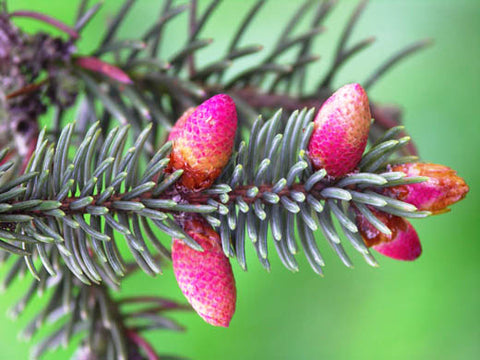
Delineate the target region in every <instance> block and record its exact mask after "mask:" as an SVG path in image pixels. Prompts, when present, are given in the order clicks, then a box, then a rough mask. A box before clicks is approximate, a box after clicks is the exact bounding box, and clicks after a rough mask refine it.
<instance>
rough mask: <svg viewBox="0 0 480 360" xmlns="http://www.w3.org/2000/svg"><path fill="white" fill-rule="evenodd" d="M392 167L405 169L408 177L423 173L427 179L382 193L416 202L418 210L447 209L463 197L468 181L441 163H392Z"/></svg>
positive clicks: (410, 202)
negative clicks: (394, 164)
mask: <svg viewBox="0 0 480 360" xmlns="http://www.w3.org/2000/svg"><path fill="white" fill-rule="evenodd" d="M391 170H392V171H401V172H404V173H405V174H406V175H407V177H416V176H425V177H427V178H428V180H426V181H423V182H421V183H417V184H408V185H400V186H393V187H390V188H387V189H386V190H385V194H386V195H388V196H390V197H393V198H397V199H398V200H402V201H405V202H407V203H409V204H412V205H415V206H416V207H417V209H418V210H428V211H431V212H432V213H434V214H438V213H442V212H445V211H448V210H449V209H447V207H448V206H450V205H452V204H454V203H456V202H458V201H460V200H462V199H463V198H464V197H465V196H466V195H467V193H468V190H469V188H468V185H467V184H466V183H465V181H464V180H463V179H462V178H461V177H460V176H458V175H457V172H456V171H455V170H453V169H450V168H449V167H447V166H444V165H437V164H424V163H408V164H401V165H396V166H393V167H392V169H391Z"/></svg>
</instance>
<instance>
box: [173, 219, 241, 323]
mask: <svg viewBox="0 0 480 360" xmlns="http://www.w3.org/2000/svg"><path fill="white" fill-rule="evenodd" d="M185 230H186V231H187V233H188V234H189V235H190V236H191V237H192V238H193V239H195V241H197V242H198V243H199V244H200V245H201V246H202V247H203V249H204V251H203V252H199V251H196V250H193V249H192V248H190V247H189V246H188V245H186V244H185V243H183V242H182V241H181V240H178V239H174V240H173V246H172V260H173V271H174V273H175V277H176V279H177V282H178V285H179V286H180V289H181V290H182V293H183V294H184V295H185V297H186V298H187V300H188V302H189V303H190V304H191V305H192V307H193V308H194V309H195V311H196V312H197V313H198V315H200V316H201V317H202V318H203V319H204V320H205V321H206V322H207V323H209V324H211V325H214V326H223V327H228V325H229V324H230V320H231V319H232V317H233V314H234V312H235V303H236V297H237V293H236V288H235V279H234V277H233V272H232V267H231V265H230V261H229V260H228V258H227V257H226V256H225V254H224V253H223V250H222V246H221V243H220V237H219V235H218V234H217V233H216V232H215V231H214V230H213V229H212V228H211V227H210V225H208V224H206V223H205V222H204V221H203V220H202V221H197V220H193V221H189V222H188V223H187V224H186V226H185Z"/></svg>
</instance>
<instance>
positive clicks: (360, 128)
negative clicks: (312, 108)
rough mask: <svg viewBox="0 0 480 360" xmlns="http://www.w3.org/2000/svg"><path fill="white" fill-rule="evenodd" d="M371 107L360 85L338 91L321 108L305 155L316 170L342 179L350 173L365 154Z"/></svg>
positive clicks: (351, 85) (347, 86)
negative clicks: (323, 170)
mask: <svg viewBox="0 0 480 360" xmlns="http://www.w3.org/2000/svg"><path fill="white" fill-rule="evenodd" d="M370 121H371V115H370V107H369V103H368V97H367V94H366V92H365V90H364V89H363V88H362V87H361V86H360V85H359V84H348V85H345V86H343V87H341V88H340V89H338V90H337V91H336V92H335V93H334V94H333V95H332V96H330V97H329V98H328V99H327V100H326V101H325V102H324V103H323V105H322V107H321V108H320V110H319V111H318V114H317V117H316V118H315V121H314V124H315V128H314V131H313V134H312V137H311V138H310V143H309V145H308V151H309V156H310V159H311V160H312V163H313V166H314V168H315V169H321V168H325V170H326V171H327V174H328V175H330V176H333V177H341V176H344V175H346V174H348V173H349V172H351V171H353V170H354V169H355V167H356V166H357V164H358V163H359V161H360V159H361V158H362V154H363V152H364V150H365V146H366V145H367V140H368V132H369V130H370Z"/></svg>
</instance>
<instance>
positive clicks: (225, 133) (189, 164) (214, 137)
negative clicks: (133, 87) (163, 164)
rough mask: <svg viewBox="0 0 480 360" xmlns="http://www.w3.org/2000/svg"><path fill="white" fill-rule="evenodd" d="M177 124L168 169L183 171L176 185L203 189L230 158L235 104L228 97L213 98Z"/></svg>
mask: <svg viewBox="0 0 480 360" xmlns="http://www.w3.org/2000/svg"><path fill="white" fill-rule="evenodd" d="M179 122H180V124H178V126H177V125H176V126H175V127H174V128H173V129H172V130H173V134H171V136H170V137H169V140H172V141H173V148H172V153H171V155H170V165H169V166H170V168H171V170H178V169H183V170H184V173H183V175H182V178H181V179H180V182H179V183H180V184H181V185H183V186H184V187H186V188H187V189H189V190H195V191H197V190H203V189H206V188H208V187H210V186H211V185H212V184H213V182H214V181H215V179H216V178H217V177H218V176H219V175H220V173H221V171H222V169H223V167H224V166H225V165H226V164H227V163H228V160H229V159H230V156H231V154H232V150H233V145H234V141H235V132H236V130H237V111H236V109H235V103H234V102H233V100H232V98H231V97H230V96H228V95H225V94H219V95H215V96H213V97H211V98H210V99H208V100H207V101H205V102H203V103H202V104H200V105H199V106H198V107H197V108H195V110H193V112H191V113H187V114H184V116H182V117H181V118H180V119H179ZM182 123H183V125H182Z"/></svg>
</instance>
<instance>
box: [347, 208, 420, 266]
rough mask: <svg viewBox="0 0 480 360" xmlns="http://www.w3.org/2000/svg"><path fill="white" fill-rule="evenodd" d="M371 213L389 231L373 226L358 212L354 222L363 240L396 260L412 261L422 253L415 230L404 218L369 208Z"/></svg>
mask: <svg viewBox="0 0 480 360" xmlns="http://www.w3.org/2000/svg"><path fill="white" fill-rule="evenodd" d="M370 210H371V211H372V212H373V214H374V215H375V216H376V217H377V219H378V220H380V221H381V222H382V223H383V224H384V225H385V226H386V227H387V228H388V229H390V231H391V235H386V234H384V233H382V232H381V231H379V230H378V229H377V228H376V227H374V226H373V225H372V224H371V223H370V222H369V221H368V220H367V219H366V218H365V217H364V216H363V215H362V214H361V213H360V212H357V216H356V222H357V226H358V229H359V232H360V234H361V235H362V238H363V241H364V242H365V244H366V245H367V246H368V247H373V248H374V249H375V250H376V251H378V252H379V253H380V254H382V255H385V256H388V257H390V258H392V259H396V260H405V261H412V260H415V259H417V258H418V257H419V256H420V255H421V253H422V245H421V244H420V239H419V238H418V235H417V232H416V231H415V229H414V228H413V226H412V224H410V223H409V222H408V221H407V220H405V219H404V218H401V217H398V216H395V215H391V214H387V213H384V212H380V211H377V210H374V209H373V208H372V209H370Z"/></svg>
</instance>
